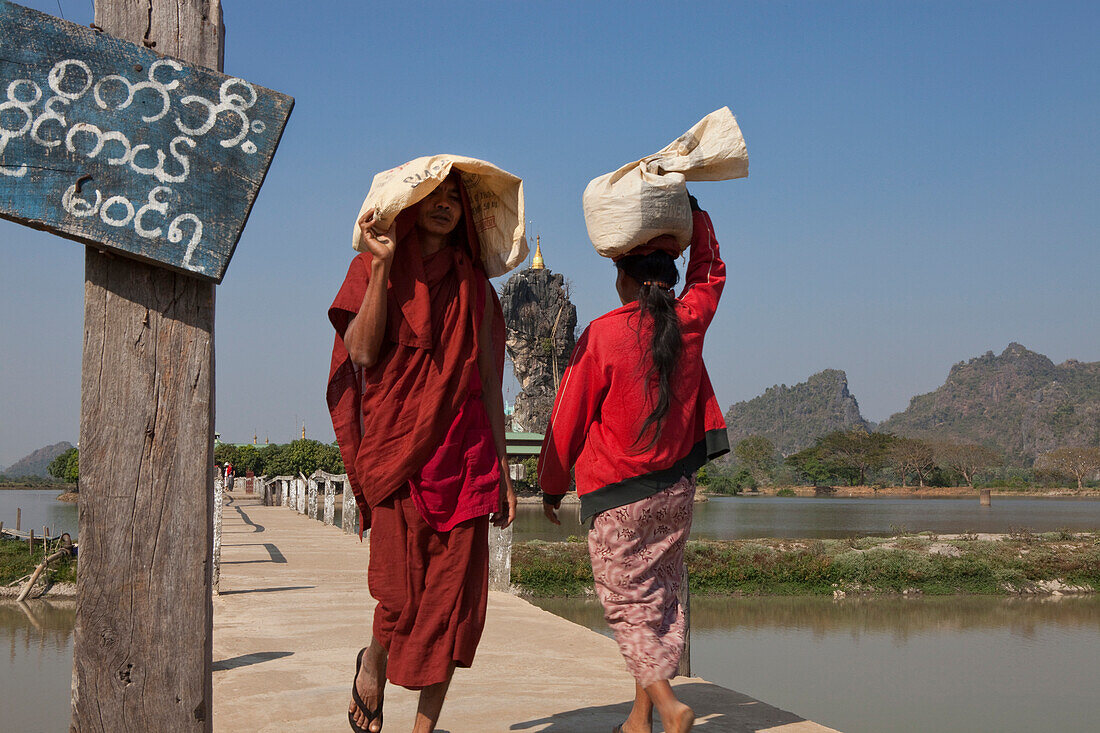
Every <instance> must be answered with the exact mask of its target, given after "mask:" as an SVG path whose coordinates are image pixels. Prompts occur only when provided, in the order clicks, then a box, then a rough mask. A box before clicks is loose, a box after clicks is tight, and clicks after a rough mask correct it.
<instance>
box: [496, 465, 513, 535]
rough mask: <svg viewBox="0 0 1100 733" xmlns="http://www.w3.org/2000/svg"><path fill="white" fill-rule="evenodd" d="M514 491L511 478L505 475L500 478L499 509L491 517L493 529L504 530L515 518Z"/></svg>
mask: <svg viewBox="0 0 1100 733" xmlns="http://www.w3.org/2000/svg"><path fill="white" fill-rule="evenodd" d="M516 503H517V502H516V490H515V489H514V488H512V480H511V477H509V476H508V474H506V473H502V474H501V476H500V508H499V510H498V511H497V513H496V514H494V515H493V517H492V520H491V521H492V523H493V526H495V527H500V528H501V529H504V528H505V527H507V526H508V525H510V524H511V523H512V521H513V520H515V518H516Z"/></svg>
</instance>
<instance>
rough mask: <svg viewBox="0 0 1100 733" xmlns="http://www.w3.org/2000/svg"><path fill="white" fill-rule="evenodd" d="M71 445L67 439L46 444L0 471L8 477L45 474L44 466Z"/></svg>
mask: <svg viewBox="0 0 1100 733" xmlns="http://www.w3.org/2000/svg"><path fill="white" fill-rule="evenodd" d="M72 447H73V444H72V443H69V442H67V441H61V442H60V443H54V444H53V445H47V446H46V447H45V448H39V449H38V450H36V451H35V452H34V453H31V454H30V455H28V456H23V457H22V458H20V459H19V460H18V461H16V462H15V463H13V464H11V465H10V466H8V467H7V468H5V469H4V470H3V471H0V473H2V474H4V475H5V476H8V477H10V478H18V477H20V476H46V475H47V474H46V467H47V466H49V465H50V461H52V460H53V459H55V458H57V457H58V456H59V455H61V454H62V453H64V452H65V451H67V450H69V449H70V448H72Z"/></svg>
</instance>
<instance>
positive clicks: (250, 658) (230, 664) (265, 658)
mask: <svg viewBox="0 0 1100 733" xmlns="http://www.w3.org/2000/svg"><path fill="white" fill-rule="evenodd" d="M292 654H294V652H256V653H255V654H242V655H241V656H239V657H230V658H229V659H219V660H218V661H216V662H214V664H213V665H212V666H211V669H213V670H214V671H215V672H224V671H225V670H227V669H237V668H238V667H247V666H249V665H250V664H259V663H260V662H270V661H271V660H272V659H282V658H283V657H289V656H291V655H292Z"/></svg>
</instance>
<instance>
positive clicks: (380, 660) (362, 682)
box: [348, 639, 387, 733]
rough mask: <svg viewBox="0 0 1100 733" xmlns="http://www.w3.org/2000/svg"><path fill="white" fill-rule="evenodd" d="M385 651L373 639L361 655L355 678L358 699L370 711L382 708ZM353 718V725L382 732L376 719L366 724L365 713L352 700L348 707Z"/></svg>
mask: <svg viewBox="0 0 1100 733" xmlns="http://www.w3.org/2000/svg"><path fill="white" fill-rule="evenodd" d="M386 658H387V654H386V649H385V647H383V646H382V645H381V644H379V643H378V642H377V641H375V640H374V639H371V644H370V646H369V647H367V651H366V652H364V653H363V664H362V665H360V667H359V674H358V675H357V676H356V677H355V689H356V690H357V691H358V692H359V697H360V698H361V699H362V700H363V702H364V703H365V704H366V706H367V707H368V708H370V709H371V710H379V709H381V707H382V697H383V695H384V693H385V689H386ZM348 712H350V713H351V714H352V715H353V716H354V718H355V724H356V725H358V726H359V727H360V728H365V729H366V730H368V731H370V732H371V733H379V731H381V730H382V721H381V720H380V719H378V718H375V719H374V720H372V721H370V722H368V721H367V715H366V712H365V711H363V710H360V709H359V707H358V706H357V705H356V704H355V700H354V699H352V701H351V704H350V705H349V706H348Z"/></svg>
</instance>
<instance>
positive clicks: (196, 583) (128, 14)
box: [71, 0, 224, 733]
mask: <svg viewBox="0 0 1100 733" xmlns="http://www.w3.org/2000/svg"><path fill="white" fill-rule="evenodd" d="M95 24H96V26H97V27H98V28H101V29H103V30H104V31H105V32H107V33H110V34H112V35H114V36H117V37H120V38H124V39H126V40H129V41H133V42H135V43H143V42H144V43H145V45H146V46H152V47H154V48H155V50H156V51H157V52H158V53H161V54H165V55H168V56H173V57H176V58H180V59H183V60H185V61H190V62H193V63H199V64H203V65H205V66H209V67H211V68H214V69H218V70H220V69H221V66H222V53H223V39H224V28H223V26H222V13H221V1H220V0H171V1H169V0H141V1H138V2H135V1H134V0H97V2H96V3H95ZM213 337H214V285H213V284H212V283H211V282H209V281H205V280H200V279H198V278H194V277H189V276H187V275H182V274H180V273H177V272H174V271H170V270H168V269H165V268H163V267H159V266H157V265H152V264H148V263H145V262H139V261H137V260H132V259H129V258H123V257H117V256H113V255H109V254H106V253H104V252H101V251H98V250H96V249H94V248H88V249H87V254H86V258H85V285H84V354H83V359H84V361H83V371H82V380H81V410H80V452H81V466H80V508H79V514H80V563H79V564H78V566H77V567H78V570H77V586H78V587H77V610H76V632H75V639H74V643H75V648H74V660H73V688H72V690H73V692H72V725H71V730H73V731H79V732H80V733H90V732H92V731H120V730H156V731H173V732H174V731H210V730H211V715H210V701H211V661H212V660H211V635H212V628H213V606H212V601H211V576H212V568H211V562H210V558H211V552H212V549H213V537H212V535H213V521H212V520H213V516H212V514H213V504H214V502H213V494H212V488H213V467H214V441H213V424H214V338H213Z"/></svg>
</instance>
